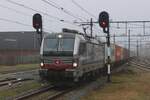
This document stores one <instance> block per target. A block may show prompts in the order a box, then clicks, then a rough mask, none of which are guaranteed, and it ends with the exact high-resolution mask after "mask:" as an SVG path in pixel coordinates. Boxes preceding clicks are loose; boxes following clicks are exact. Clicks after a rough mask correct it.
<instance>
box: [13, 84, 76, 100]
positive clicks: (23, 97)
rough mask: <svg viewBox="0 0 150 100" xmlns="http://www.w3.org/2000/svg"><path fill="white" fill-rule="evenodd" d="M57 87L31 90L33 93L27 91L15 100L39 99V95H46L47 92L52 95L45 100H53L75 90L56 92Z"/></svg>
mask: <svg viewBox="0 0 150 100" xmlns="http://www.w3.org/2000/svg"><path fill="white" fill-rule="evenodd" d="M55 88H56V87H55V86H45V87H42V88H39V89H35V90H31V91H26V92H25V93H22V94H20V95H18V96H16V97H15V98H14V99H15V100H28V99H30V98H31V99H32V98H33V97H35V96H36V97H37V96H38V95H41V94H44V93H46V92H51V94H50V95H49V96H47V97H45V98H44V100H53V99H56V98H58V97H60V96H62V95H64V94H65V93H67V92H70V91H71V90H73V88H69V89H68V88H67V89H63V90H59V91H58V90H56V89H55Z"/></svg>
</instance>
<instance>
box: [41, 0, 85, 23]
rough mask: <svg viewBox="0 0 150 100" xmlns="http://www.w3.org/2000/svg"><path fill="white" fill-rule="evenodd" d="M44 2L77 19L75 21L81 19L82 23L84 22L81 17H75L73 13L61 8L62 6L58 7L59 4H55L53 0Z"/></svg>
mask: <svg viewBox="0 0 150 100" xmlns="http://www.w3.org/2000/svg"><path fill="white" fill-rule="evenodd" d="M42 1H43V2H45V3H46V4H48V5H50V6H52V7H54V8H56V9H58V10H60V11H63V12H64V13H66V14H67V15H69V16H71V17H73V18H75V19H79V20H80V21H83V19H82V18H80V17H79V16H77V15H74V14H73V13H72V12H70V11H68V10H66V9H65V8H63V7H61V6H60V5H58V4H57V3H55V2H54V1H51V0H42Z"/></svg>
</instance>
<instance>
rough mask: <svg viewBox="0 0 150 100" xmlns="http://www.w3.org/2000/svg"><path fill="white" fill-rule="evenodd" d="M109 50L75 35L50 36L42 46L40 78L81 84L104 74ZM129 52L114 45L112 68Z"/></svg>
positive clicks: (101, 44) (98, 43)
mask: <svg viewBox="0 0 150 100" xmlns="http://www.w3.org/2000/svg"><path fill="white" fill-rule="evenodd" d="M106 51H107V49H106V46H105V44H104V43H102V42H100V41H98V40H96V39H87V38H86V37H84V36H83V35H79V34H73V33H66V32H63V33H57V34H47V35H45V36H44V37H43V40H42V44H41V51H40V55H41V63H40V70H39V74H40V77H41V78H43V79H49V80H51V81H53V80H60V79H61V80H62V79H64V80H67V81H68V80H71V81H75V82H77V81H79V80H80V79H85V78H87V77H89V76H94V75H97V74H99V73H102V71H103V70H102V69H103V68H104V67H105V62H106V58H107V55H106ZM127 55H128V50H127V49H124V48H122V47H120V46H117V45H113V44H111V57H112V58H111V59H112V64H115V63H120V62H124V61H125V60H127V58H128V56H127Z"/></svg>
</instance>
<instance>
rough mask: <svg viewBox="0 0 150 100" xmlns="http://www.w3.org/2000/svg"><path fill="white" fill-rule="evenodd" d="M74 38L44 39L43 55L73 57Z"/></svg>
mask: <svg viewBox="0 0 150 100" xmlns="http://www.w3.org/2000/svg"><path fill="white" fill-rule="evenodd" d="M73 50H74V38H45V40H44V45H43V54H44V55H57V56H58V55H73Z"/></svg>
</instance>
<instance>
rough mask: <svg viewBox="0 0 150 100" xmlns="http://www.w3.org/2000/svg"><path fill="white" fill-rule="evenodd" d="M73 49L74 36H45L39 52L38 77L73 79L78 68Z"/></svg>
mask: <svg viewBox="0 0 150 100" xmlns="http://www.w3.org/2000/svg"><path fill="white" fill-rule="evenodd" d="M75 48H76V46H75V35H74V34H68V33H66V34H65V33H63V34H49V35H46V36H45V37H44V38H43V41H42V45H41V51H40V55H41V63H40V68H41V69H40V71H39V73H40V76H41V77H42V78H49V79H53V80H55V79H58V80H59V79H63V78H72V77H74V76H73V74H74V69H75V68H76V67H77V66H78V60H77V58H75V56H74V55H75V51H76V50H75Z"/></svg>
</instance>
